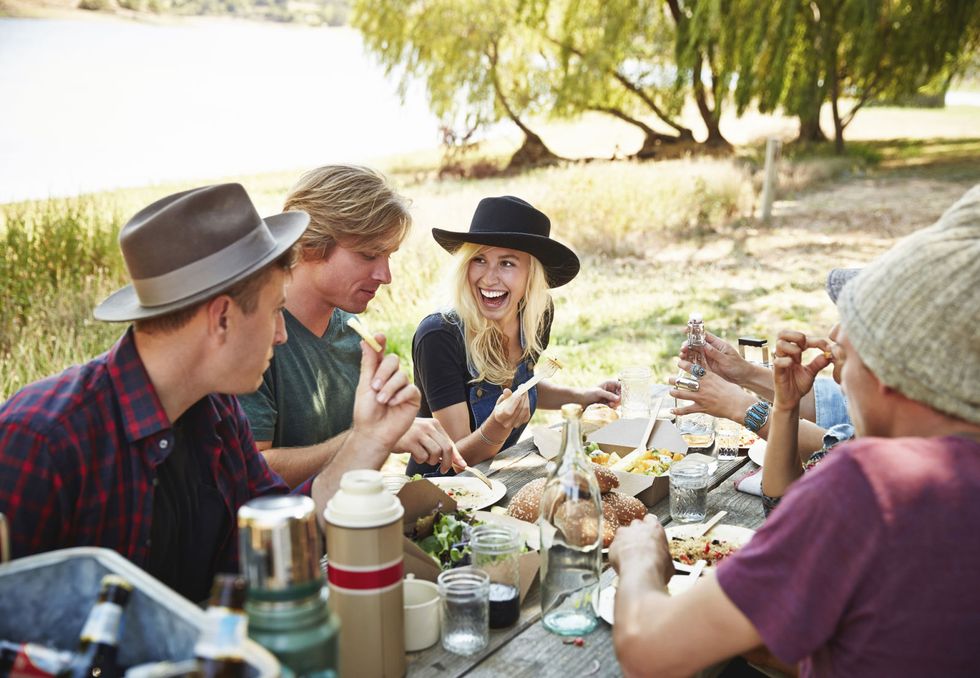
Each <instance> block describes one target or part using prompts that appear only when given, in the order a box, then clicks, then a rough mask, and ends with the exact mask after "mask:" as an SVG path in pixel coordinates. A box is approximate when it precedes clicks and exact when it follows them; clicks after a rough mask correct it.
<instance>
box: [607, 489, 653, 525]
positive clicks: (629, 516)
mask: <svg viewBox="0 0 980 678" xmlns="http://www.w3.org/2000/svg"><path fill="white" fill-rule="evenodd" d="M602 501H603V504H604V505H608V506H611V507H612V510H613V512H614V513H615V515H616V520H617V521H618V523H619V526H620V527H626V526H627V525H629V524H630V523H632V522H633V521H634V520H643V517H644V516H645V515H646V514H647V507H646V506H644V505H643V502H642V501H640V500H639V499H637V498H636V497H631V496H629V495H628V494H623V493H621V492H609V493H608V494H604V495H602ZM603 515H605V512H603Z"/></svg>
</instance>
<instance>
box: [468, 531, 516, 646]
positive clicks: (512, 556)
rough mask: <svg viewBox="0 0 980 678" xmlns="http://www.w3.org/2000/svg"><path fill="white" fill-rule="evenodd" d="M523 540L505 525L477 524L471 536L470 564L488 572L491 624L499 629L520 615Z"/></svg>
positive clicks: (514, 620) (511, 622)
mask: <svg viewBox="0 0 980 678" xmlns="http://www.w3.org/2000/svg"><path fill="white" fill-rule="evenodd" d="M522 544H523V540H522V539H521V537H520V535H519V534H518V532H517V530H515V529H513V528H511V527H508V526H506V525H479V526H477V527H475V528H473V533H472V535H471V536H470V549H471V551H472V560H473V567H475V568H477V569H479V570H483V571H484V572H486V573H487V574H488V575H489V576H490V628H492V629H502V628H506V627H508V626H510V625H511V624H513V623H515V622H516V621H517V619H518V617H520V616H521V570H520V562H519V559H520V554H521V546H522Z"/></svg>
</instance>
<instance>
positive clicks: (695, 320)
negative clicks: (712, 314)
mask: <svg viewBox="0 0 980 678" xmlns="http://www.w3.org/2000/svg"><path fill="white" fill-rule="evenodd" d="M687 322H689V323H700V322H704V320H703V319H702V317H701V314H700V313H699V312H697V311H695V312H694V313H692V314H691V317H690V318H689V319H688V321H687Z"/></svg>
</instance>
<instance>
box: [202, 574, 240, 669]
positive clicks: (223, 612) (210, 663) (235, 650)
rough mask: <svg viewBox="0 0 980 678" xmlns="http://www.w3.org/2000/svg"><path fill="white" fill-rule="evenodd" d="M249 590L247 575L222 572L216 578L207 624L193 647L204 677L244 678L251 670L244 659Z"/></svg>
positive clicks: (209, 603) (212, 588)
mask: <svg viewBox="0 0 980 678" xmlns="http://www.w3.org/2000/svg"><path fill="white" fill-rule="evenodd" d="M247 594H248V582H247V581H246V580H245V577H239V576H236V575H232V574H219V575H218V576H216V577H215V578H214V585H213V586H212V587H211V600H210V601H209V602H208V610H207V613H206V614H207V622H206V623H207V626H206V627H205V630H204V631H203V632H202V633H201V637H200V639H199V640H198V641H197V645H196V646H195V647H194V654H195V655H196V656H197V659H198V661H199V662H200V669H201V675H203V676H204V678H245V675H246V674H247V673H248V665H247V664H246V662H245V639H246V638H247V637H248V616H247V615H246V614H245V598H246V596H247Z"/></svg>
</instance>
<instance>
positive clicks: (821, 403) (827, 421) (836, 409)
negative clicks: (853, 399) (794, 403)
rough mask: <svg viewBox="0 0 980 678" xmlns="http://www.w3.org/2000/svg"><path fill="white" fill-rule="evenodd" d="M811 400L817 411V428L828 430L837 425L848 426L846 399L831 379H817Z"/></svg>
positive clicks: (849, 421)
mask: <svg viewBox="0 0 980 678" xmlns="http://www.w3.org/2000/svg"><path fill="white" fill-rule="evenodd" d="M813 399H814V405H815V406H816V410H817V426H819V427H820V428H823V429H829V428H832V427H834V426H837V425H838V424H850V423H851V418H850V417H849V416H848V414H847V399H846V398H845V397H844V393H843V392H842V391H841V390H840V386H839V385H838V384H837V382H836V381H834V380H833V379H829V378H827V377H817V379H816V380H815V381H814V382H813Z"/></svg>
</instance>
